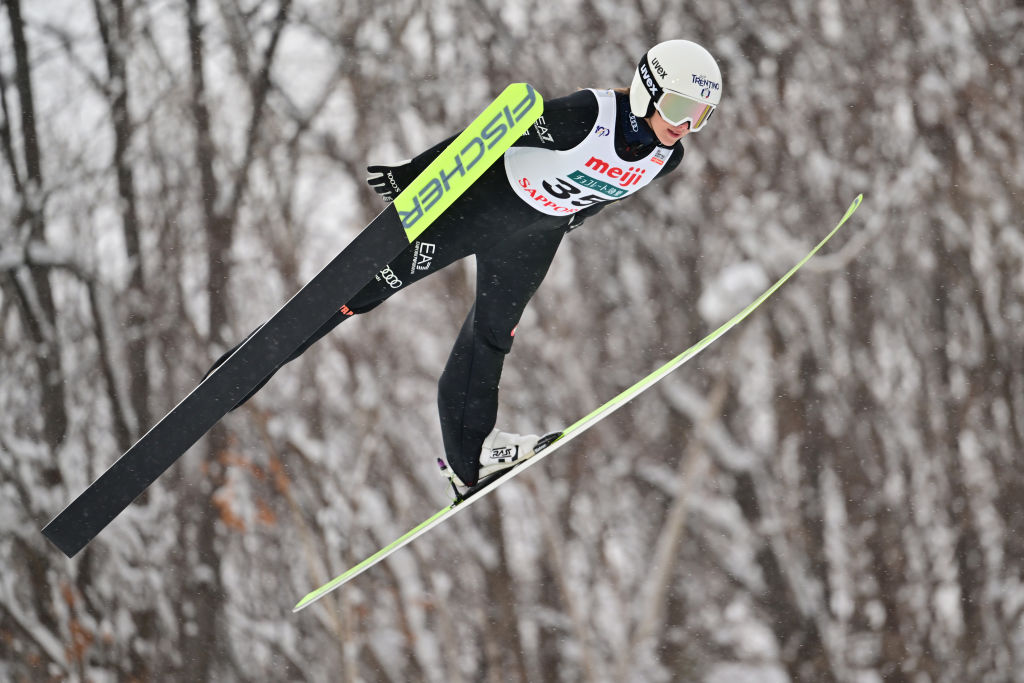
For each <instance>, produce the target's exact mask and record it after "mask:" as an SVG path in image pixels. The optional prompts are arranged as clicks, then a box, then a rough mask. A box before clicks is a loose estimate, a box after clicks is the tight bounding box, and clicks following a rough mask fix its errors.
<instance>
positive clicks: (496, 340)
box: [476, 323, 516, 355]
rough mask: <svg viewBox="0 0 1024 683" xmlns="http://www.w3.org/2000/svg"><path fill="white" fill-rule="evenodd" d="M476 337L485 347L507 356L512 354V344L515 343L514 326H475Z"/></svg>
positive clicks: (484, 324)
mask: <svg viewBox="0 0 1024 683" xmlns="http://www.w3.org/2000/svg"><path fill="white" fill-rule="evenodd" d="M476 337H477V340H478V341H479V342H480V343H482V344H484V345H485V346H486V347H488V348H490V349H494V350H496V351H499V352H501V353H503V354H505V355H508V354H509V353H511V352H512V342H513V341H515V337H516V326H515V325H512V326H509V325H488V324H486V323H483V324H480V325H478V326H477V334H476Z"/></svg>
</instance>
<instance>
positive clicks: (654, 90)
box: [629, 40, 722, 132]
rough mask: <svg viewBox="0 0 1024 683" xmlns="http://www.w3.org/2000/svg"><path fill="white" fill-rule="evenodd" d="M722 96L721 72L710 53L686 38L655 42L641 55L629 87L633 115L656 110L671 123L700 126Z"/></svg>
mask: <svg viewBox="0 0 1024 683" xmlns="http://www.w3.org/2000/svg"><path fill="white" fill-rule="evenodd" d="M721 98H722V72H721V71H719V69H718V64H717V63H716V62H715V58H714V57H712V56H711V53H710V52H708V51H707V50H705V49H704V48H703V47H701V46H700V45H698V44H697V43H692V42H690V41H689V40H667V41H665V42H664V43H658V44H657V45H655V46H654V47H652V48H651V49H650V50H648V51H647V54H645V55H644V56H643V57H642V58H641V59H640V64H639V65H637V67H636V73H635V74H634V75H633V84H632V85H631V86H630V88H629V107H630V109H631V110H632V111H633V115H634V116H638V117H640V118H644V119H645V118H647V117H649V116H652V115H653V114H654V111H655V110H657V111H658V112H659V113H660V114H661V116H662V118H663V119H665V120H666V121H668V123H670V124H671V125H673V126H678V125H681V124H682V123H684V122H689V124H690V131H691V132H692V131H697V130H700V129H701V128H702V127H703V126H704V124H705V123H706V122H707V120H708V119H709V118H710V117H711V115H712V114H713V113H714V112H715V108H716V107H717V106H718V101H719V100H720V99H721Z"/></svg>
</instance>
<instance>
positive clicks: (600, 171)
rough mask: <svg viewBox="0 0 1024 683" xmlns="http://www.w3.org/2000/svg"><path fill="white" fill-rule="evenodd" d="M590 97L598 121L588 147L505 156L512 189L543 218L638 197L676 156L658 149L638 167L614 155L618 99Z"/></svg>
mask: <svg viewBox="0 0 1024 683" xmlns="http://www.w3.org/2000/svg"><path fill="white" fill-rule="evenodd" d="M591 92H593V93H594V94H595V95H596V96H597V105H598V111H597V121H595V122H594V127H593V128H592V129H591V130H590V133H588V134H587V137H586V138H584V140H583V142H581V143H580V144H578V145H576V146H575V147H573V148H572V149H568V150H565V151H558V150H552V149H541V148H538V147H512V148H511V149H509V150H508V151H507V152H505V175H506V176H507V177H508V181H509V183H510V184H511V185H512V189H513V190H514V191H515V193H516V194H517V195H519V197H520V199H522V200H523V201H524V202H526V203H527V204H529V205H530V206H532V207H533V208H535V209H537V210H538V211H540V212H541V213H546V214H548V215H551V216H568V215H570V214H573V213H576V212H577V211H579V210H580V209H585V208H586V207H588V206H590V205H592V204H596V203H598V202H610V201H612V200H615V199H621V198H623V197H625V196H627V195H630V194H633V193H634V192H636V191H637V190H639V189H640V188H642V187H644V186H645V185H647V183H649V182H651V180H653V179H654V177H655V176H656V175H658V171H660V170H661V168H662V166H664V165H665V162H666V161H668V158H669V157H670V156H671V155H672V150H671V149H667V148H665V147H655V148H654V151H653V152H651V153H650V154H649V155H647V156H646V157H645V158H643V159H640V160H639V161H623V160H622V159H621V158H620V157H619V155H618V153H616V151H615V115H616V105H615V93H614V92H612V91H611V90H592V91H591Z"/></svg>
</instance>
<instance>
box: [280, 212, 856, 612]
mask: <svg viewBox="0 0 1024 683" xmlns="http://www.w3.org/2000/svg"><path fill="white" fill-rule="evenodd" d="M863 197H864V195H857V198H856V199H854V200H853V203H851V204H850V208H848V209H847V210H846V213H845V214H844V215H843V217H842V219H841V220H840V221H839V223H838V224H837V225H836V227H835V228H833V229H832V232H830V233H829V234H828V235H826V236H825V239H823V240H821V242H819V243H818V244H817V246H815V247H814V249H812V250H811V251H810V252H809V253H808V254H807V256H804V257H803V258H802V259H801V260H800V262H799V263H797V264H796V265H795V266H793V267H792V268H790V270H789V272H787V273H786V274H785V275H783V276H782V277H781V278H779V280H778V282H776V283H775V284H774V285H772V286H771V287H769V288H768V289H767V290H766V291H765V292H764V294H762V295H761V296H759V297H757V299H755V300H754V301H753V302H751V303H750V305H748V306H747V307H746V308H744V309H743V310H742V311H740V312H739V313H737V314H736V315H735V316H733V317H732V318H731V319H730V320H729V321H728V322H726V323H725V324H724V325H722V326H721V327H719V328H718V329H717V330H715V331H714V332H712V333H711V334H709V335H708V336H706V337H704V338H703V339H701V340H700V341H699V342H697V343H696V344H694V345H693V346H691V347H690V348H688V349H686V350H685V351H683V352H682V353H681V354H679V355H678V356H676V357H675V358H673V359H672V360H670V361H669V362H667V363H665V364H664V365H662V366H661V367H660V368H658V369H657V370H655V371H654V372H652V373H651V374H649V375H647V376H646V377H644V378H643V379H641V380H640V381H639V382H637V383H636V384H634V385H633V386H631V387H629V388H628V389H626V390H625V391H623V392H622V393H621V394H619V395H618V396H616V397H615V398H613V399H611V400H610V401H608V402H607V403H605V404H604V405H602V406H601V407H599V408H598V409H597V410H595V411H594V412H592V413H590V414H589V415H587V416H585V417H583V418H581V419H580V420H578V421H576V422H575V423H573V424H572V425H571V426H569V427H568V428H567V429H566V430H565V431H564V432H562V433H561V435H560V436H558V438H556V439H554V440H553V441H551V442H550V443H548V444H547V445H546V447H545V448H543V450H538V452H537V454H536V455H534V456H533V457H532V458H530V459H529V460H525V461H523V462H522V463H521V464H519V465H516V466H515V467H514V468H512V469H511V470H508V471H507V473H502V476H501V477H500V478H496V479H495V480H493V481H492V483H489V484H487V485H486V486H484V487H482V488H480V489H479V490H477V491H474V492H473V494H474V495H471V496H468V497H466V498H464V499H462V500H457V501H456V502H454V503H452V504H451V505H449V506H447V507H445V508H443V509H441V510H439V511H438V512H437V513H436V514H434V515H433V516H432V517H430V518H429V519H427V520H425V521H424V522H422V523H421V524H419V525H418V526H416V527H415V528H413V529H410V530H409V531H408V532H407V533H405V534H404V535H402V536H400V537H399V538H397V539H395V541H394V542H392V543H391V544H389V545H387V546H386V547H384V548H381V549H380V550H378V551H377V552H375V553H374V554H373V555H371V556H370V557H368V558H366V559H365V560H363V561H362V562H360V563H359V564H357V565H356V566H354V567H352V568H351V569H349V570H348V571H346V572H345V573H344V574H342V575H340V576H338V577H337V578H335V579H332V580H331V581H329V582H328V583H325V584H324V585H323V586H321V587H320V588H317V589H316V590H314V591H313V592H312V593H310V594H309V595H307V596H306V597H304V598H302V600H300V601H299V603H298V604H297V605H295V608H294V609H293V611H295V612H298V611H299V610H301V609H303V608H305V607H308V606H309V605H311V604H312V603H314V602H316V601H317V600H319V599H320V598H322V597H323V596H325V595H327V594H328V593H330V592H331V591H333V590H335V589H337V588H339V587H340V586H342V585H344V584H345V583H348V582H349V581H351V580H352V579H354V578H355V577H356V576H358V575H359V574H362V573H363V572H364V571H366V570H367V569H369V568H370V567H372V566H374V565H375V564H377V563H378V562H380V561H381V560H383V559H384V558H386V557H387V556H388V555H390V554H391V553H393V552H395V551H396V550H398V549H399V548H402V547H403V546H405V545H408V544H409V543H411V542H412V541H413V540H414V539H416V538H417V537H419V536H422V535H423V534H425V533H426V532H427V531H429V530H430V529H432V528H434V527H435V526H437V525H438V524H440V523H441V522H443V521H445V520H446V519H448V518H449V517H451V516H452V515H454V514H455V513H456V512H458V511H460V510H462V509H464V508H467V507H469V506H470V505H472V504H473V503H475V502H476V501H477V500H479V499H481V498H483V497H484V496H485V495H487V494H488V493H491V492H492V491H494V490H495V489H496V488H498V487H499V486H501V485H502V484H504V483H505V482H507V481H510V480H511V479H513V478H514V477H516V476H518V475H520V474H521V473H522V472H523V471H525V470H526V469H527V468H529V467H533V466H534V465H536V464H537V463H538V462H540V461H541V460H542V459H543V458H545V457H547V456H548V455H551V454H552V453H554V452H555V451H556V450H558V449H559V448H561V447H562V446H564V445H565V444H567V443H569V442H570V441H572V440H573V439H575V438H576V437H577V436H579V435H580V434H582V433H583V432H585V431H586V430H588V429H590V427H592V426H593V425H594V424H596V423H597V422H599V421H601V420H603V419H604V418H606V417H608V415H610V414H611V413H613V412H615V411H616V410H618V409H619V408H621V407H622V406H624V405H625V404H627V403H629V402H630V401H631V400H633V399H634V398H636V397H637V396H638V395H640V394H641V393H643V392H644V391H647V390H648V389H650V388H651V387H652V386H654V385H655V384H656V383H657V382H658V381H660V380H662V379H664V378H665V377H666V376H668V375H669V374H670V373H671V372H673V371H674V370H676V369H677V368H678V367H679V366H680V365H682V364H683V363H685V362H687V361H688V360H690V359H691V358H693V357H694V356H696V355H697V354H698V353H700V352H701V351H703V350H704V349H706V348H707V347H708V346H710V345H711V343H712V342H714V341H715V340H717V339H718V338H719V337H721V336H722V335H724V334H725V333H726V332H728V331H729V330H731V329H732V328H733V327H735V326H736V325H738V324H739V323H740V322H742V321H743V320H744V319H745V318H746V317H747V316H749V315H750V314H751V313H753V312H754V310H755V309H756V308H757V307H758V306H760V305H761V304H762V303H764V301H765V300H766V299H767V298H768V297H770V296H771V295H772V294H774V293H775V291H776V290H777V289H778V288H779V287H781V286H782V285H783V284H784V283H785V282H786V280H788V279H789V278H791V277H792V276H793V274H794V273H796V271H798V270H800V269H801V268H802V267H803V266H804V264H806V263H807V262H808V261H810V260H811V258H812V257H813V256H814V255H815V254H816V253H818V250H819V249H821V248H822V247H823V246H825V243H826V242H828V241H829V240H830V239H832V236H833V235H835V234H836V233H837V232H839V228H841V227H843V224H845V223H846V221H847V220H849V218H850V216H852V215H853V213H854V211H856V210H857V207H859V206H860V203H861V200H862V199H863Z"/></svg>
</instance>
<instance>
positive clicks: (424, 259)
mask: <svg viewBox="0 0 1024 683" xmlns="http://www.w3.org/2000/svg"><path fill="white" fill-rule="evenodd" d="M435 252H437V245H436V244H431V243H430V242H417V243H416V246H415V247H413V252H412V267H411V268H410V269H409V274H410V275H414V274H415V273H416V271H417V270H430V265H431V264H432V263H433V262H434V253H435Z"/></svg>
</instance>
